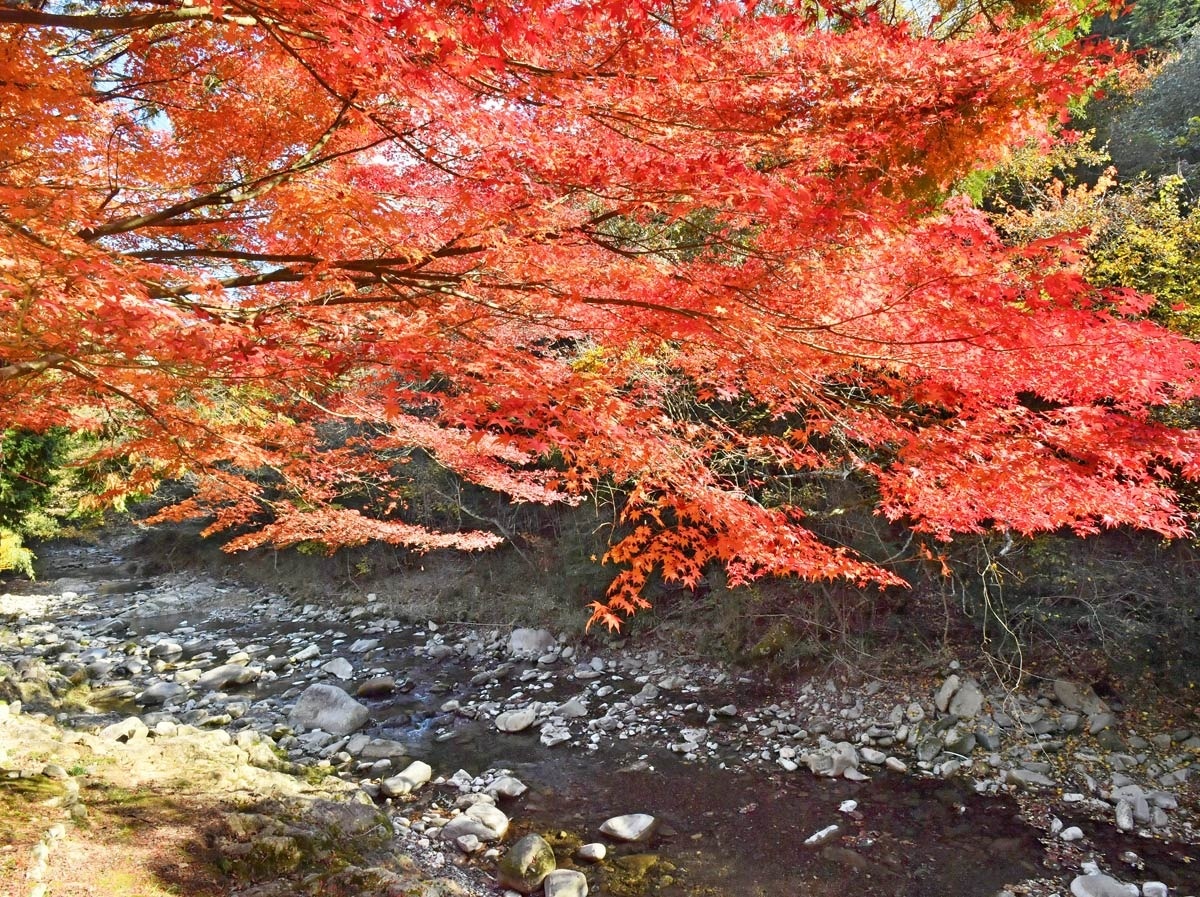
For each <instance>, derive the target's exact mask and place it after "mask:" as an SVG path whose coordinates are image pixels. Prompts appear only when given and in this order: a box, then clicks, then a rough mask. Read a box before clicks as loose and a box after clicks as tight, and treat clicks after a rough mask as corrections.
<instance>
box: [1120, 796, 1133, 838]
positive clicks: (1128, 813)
mask: <svg viewBox="0 0 1200 897" xmlns="http://www.w3.org/2000/svg"><path fill="white" fill-rule="evenodd" d="M1116 816H1117V828H1119V829H1120V830H1121V831H1123V832H1131V831H1133V824H1134V823H1133V804H1131V803H1130V802H1129V801H1127V800H1119V801H1117V809H1116Z"/></svg>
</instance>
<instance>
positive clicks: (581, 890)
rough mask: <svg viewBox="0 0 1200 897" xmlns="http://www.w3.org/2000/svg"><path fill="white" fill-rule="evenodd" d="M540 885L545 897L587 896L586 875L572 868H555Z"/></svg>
mask: <svg viewBox="0 0 1200 897" xmlns="http://www.w3.org/2000/svg"><path fill="white" fill-rule="evenodd" d="M542 885H543V887H544V888H545V891H546V897H587V892H588V883H587V877H586V876H585V875H584V874H583V873H582V872H577V871H576V870H574V869H555V870H554V871H553V872H551V873H550V874H549V875H547V876H546V878H545V880H544V881H543V882H542Z"/></svg>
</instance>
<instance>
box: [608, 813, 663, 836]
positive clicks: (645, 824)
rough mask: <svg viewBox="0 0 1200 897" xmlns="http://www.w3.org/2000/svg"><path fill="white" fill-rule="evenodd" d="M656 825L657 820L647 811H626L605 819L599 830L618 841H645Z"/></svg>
mask: <svg viewBox="0 0 1200 897" xmlns="http://www.w3.org/2000/svg"><path fill="white" fill-rule="evenodd" d="M657 827H658V820H657V819H655V818H654V817H653V816H651V815H649V814H648V813H628V814H626V815H624V816H614V817H613V818H611V819H608V820H606V821H605V822H604V824H603V825H601V826H600V831H601V832H602V833H603V834H605V835H608V836H609V837H610V838H616V839H617V840H618V841H646V840H648V839H649V838H650V836H651V835H653V834H654V830H655V829H656V828H657Z"/></svg>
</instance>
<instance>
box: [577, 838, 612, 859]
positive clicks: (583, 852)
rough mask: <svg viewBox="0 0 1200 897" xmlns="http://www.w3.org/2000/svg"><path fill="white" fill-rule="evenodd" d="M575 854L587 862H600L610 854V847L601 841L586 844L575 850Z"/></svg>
mask: <svg viewBox="0 0 1200 897" xmlns="http://www.w3.org/2000/svg"><path fill="white" fill-rule="evenodd" d="M575 856H577V857H579V859H581V860H583V861H584V862H587V863H598V862H600V861H601V860H602V859H604V858H605V857H606V856H608V848H607V847H605V846H604V845H603V844H601V843H600V842H599V841H593V842H592V843H591V844H584V845H583V846H581V847H580V848H579V850H577V851H576V852H575Z"/></svg>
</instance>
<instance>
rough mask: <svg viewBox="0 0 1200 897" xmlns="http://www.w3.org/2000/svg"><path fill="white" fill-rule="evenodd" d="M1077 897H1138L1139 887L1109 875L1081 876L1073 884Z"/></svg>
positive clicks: (1073, 891) (1072, 891)
mask: <svg viewBox="0 0 1200 897" xmlns="http://www.w3.org/2000/svg"><path fill="white" fill-rule="evenodd" d="M1071 893H1072V894H1073V895H1075V897H1138V887H1137V885H1127V884H1123V883H1121V882H1119V881H1117V880H1116V879H1115V878H1112V877H1111V876H1108V875H1101V874H1098V873H1093V874H1091V875H1080V876H1078V877H1077V878H1076V879H1075V880H1074V881H1072V882H1071Z"/></svg>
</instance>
